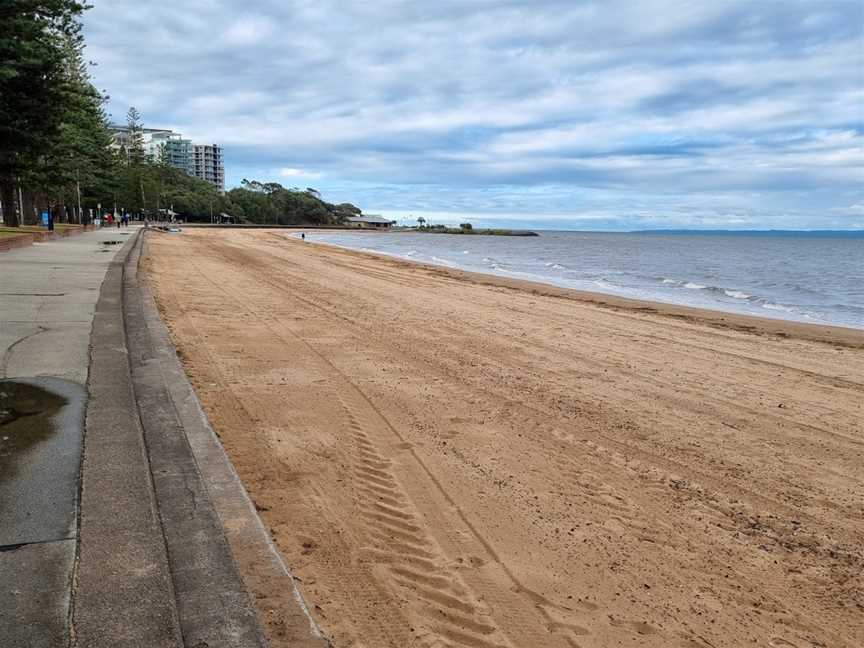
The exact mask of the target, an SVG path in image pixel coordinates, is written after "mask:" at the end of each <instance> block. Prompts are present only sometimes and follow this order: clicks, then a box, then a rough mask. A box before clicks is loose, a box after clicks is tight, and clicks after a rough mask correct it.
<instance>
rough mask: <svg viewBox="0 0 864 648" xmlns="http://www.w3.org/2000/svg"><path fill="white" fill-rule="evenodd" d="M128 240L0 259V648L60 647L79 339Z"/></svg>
mask: <svg viewBox="0 0 864 648" xmlns="http://www.w3.org/2000/svg"><path fill="white" fill-rule="evenodd" d="M134 232H135V230H134V229H133V228H129V229H126V230H122V231H118V230H116V229H111V230H109V229H104V230H97V231H93V232H84V233H82V234H78V235H73V236H70V237H67V238H61V239H57V240H54V241H50V242H45V243H36V244H34V245H33V246H31V247H27V248H20V249H16V250H11V251H8V252H4V253H3V254H2V255H0V409H2V412H0V414H2V420H0V423H2V434H0V583H2V585H0V645H4V646H6V645H9V646H25V645H26V646H30V647H38V646H52V647H53V646H60V645H64V644H65V643H66V642H67V641H68V637H69V629H68V619H69V607H70V600H71V597H70V593H71V586H72V574H73V569H74V564H75V546H76V534H77V523H78V520H77V509H78V475H79V470H80V463H81V447H82V440H83V432H84V407H85V402H86V387H85V383H86V381H87V370H88V365H89V346H90V331H91V326H92V323H93V316H94V313H95V310H96V303H97V301H98V299H99V291H100V287H101V285H102V281H103V280H104V278H105V275H106V272H108V269H109V267H110V263H111V261H112V260H113V259H114V257H115V256H116V254H117V252H118V251H119V250H120V249H122V248H123V244H124V243H125V242H126V241H128V240H129V239H130V238H132V236H133V235H134ZM112 242H113V243H112ZM19 410H20V411H19Z"/></svg>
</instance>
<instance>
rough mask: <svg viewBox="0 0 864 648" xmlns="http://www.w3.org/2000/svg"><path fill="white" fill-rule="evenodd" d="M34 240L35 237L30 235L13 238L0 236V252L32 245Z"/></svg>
mask: <svg viewBox="0 0 864 648" xmlns="http://www.w3.org/2000/svg"><path fill="white" fill-rule="evenodd" d="M34 238H35V237H34V236H33V235H32V234H30V233H27V234H15V235H14V236H0V252H6V251H7V250H14V249H15V248H20V247H27V246H28V245H33V239H34Z"/></svg>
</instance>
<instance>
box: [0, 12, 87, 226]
mask: <svg viewBox="0 0 864 648" xmlns="http://www.w3.org/2000/svg"><path fill="white" fill-rule="evenodd" d="M84 9H85V7H84V5H83V4H81V3H79V2H74V1H72V0H4V2H3V4H2V5H0V25H2V33H3V37H2V38H0V201H2V203H3V208H4V209H3V211H4V214H3V215H4V219H5V221H6V223H7V224H9V225H17V224H18V220H17V218H16V216H15V209H14V207H13V205H15V204H16V203H17V202H18V201H17V200H16V199H15V194H16V191H15V189H16V185H17V183H18V182H19V178H21V176H22V175H23V174H24V173H25V172H27V171H28V170H31V169H35V168H36V167H37V166H39V161H40V159H41V158H42V156H44V155H45V153H46V152H47V151H48V149H49V148H50V147H51V146H52V144H53V143H54V140H55V138H56V137H57V134H58V132H59V129H60V124H61V115H62V112H63V109H64V108H63V103H62V97H63V75H64V74H65V72H66V70H65V69H64V57H65V55H66V53H65V51H64V49H63V47H61V45H60V38H61V37H63V36H73V35H74V33H75V27H76V25H77V19H78V17H79V16H80V15H81V13H82V12H83V11H84Z"/></svg>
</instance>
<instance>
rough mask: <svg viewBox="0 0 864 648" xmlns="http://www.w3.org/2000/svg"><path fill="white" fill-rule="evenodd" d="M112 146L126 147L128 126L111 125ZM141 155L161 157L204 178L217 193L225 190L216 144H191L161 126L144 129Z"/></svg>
mask: <svg viewBox="0 0 864 648" xmlns="http://www.w3.org/2000/svg"><path fill="white" fill-rule="evenodd" d="M111 133H112V135H113V136H114V144H113V146H114V148H115V149H117V150H128V149H129V140H130V137H129V128H128V127H126V126H122V125H112V126H111ZM141 136H142V140H143V145H144V154H145V155H146V156H147V157H149V158H150V159H151V160H158V159H160V157H161V156H164V159H165V161H166V162H167V163H168V164H170V165H171V166H173V167H174V168H176V169H180V170H181V171H183V172H184V173H186V174H188V175H190V176H193V177H195V178H200V179H201V180H206V181H207V182H209V183H210V184H212V185H213V186H214V187H216V190H217V191H218V192H219V193H225V160H224V157H223V153H222V147H221V146H219V145H218V144H193V143H192V141H191V140H188V139H184V138H183V136H182V135H181V134H180V133H175V132H174V131H172V130H168V129H163V128H143V129H141Z"/></svg>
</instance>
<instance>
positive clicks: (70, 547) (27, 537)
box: [0, 378, 86, 646]
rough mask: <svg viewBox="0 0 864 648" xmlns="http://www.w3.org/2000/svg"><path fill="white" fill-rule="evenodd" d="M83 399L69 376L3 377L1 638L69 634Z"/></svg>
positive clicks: (54, 640)
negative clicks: (11, 378)
mask: <svg viewBox="0 0 864 648" xmlns="http://www.w3.org/2000/svg"><path fill="white" fill-rule="evenodd" d="M85 402H86V390H85V389H84V387H82V386H81V385H79V384H77V383H74V382H71V381H68V380H62V379H59V378H30V379H17V380H0V521H2V524H0V583H3V587H0V628H2V629H3V631H2V634H3V636H2V639H3V645H9V646H61V645H64V644H65V642H66V640H67V638H68V630H67V618H68V615H69V601H70V589H71V583H72V569H73V564H74V558H75V537H76V532H77V528H76V526H77V509H78V473H79V468H80V465H81V444H82V439H83V432H84V407H85Z"/></svg>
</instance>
